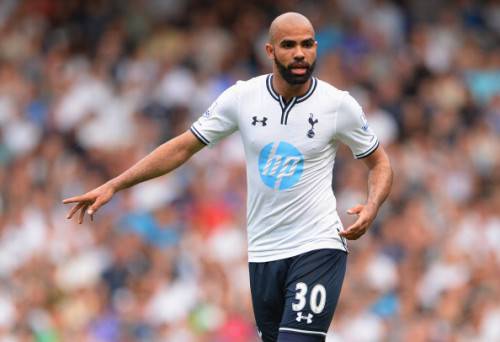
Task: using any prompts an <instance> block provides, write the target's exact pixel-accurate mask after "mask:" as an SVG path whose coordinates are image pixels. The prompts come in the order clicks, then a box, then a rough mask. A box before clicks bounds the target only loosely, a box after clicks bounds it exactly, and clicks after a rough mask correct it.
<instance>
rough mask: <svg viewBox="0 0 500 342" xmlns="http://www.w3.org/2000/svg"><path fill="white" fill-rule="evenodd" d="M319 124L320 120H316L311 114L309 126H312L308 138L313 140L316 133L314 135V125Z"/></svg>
mask: <svg viewBox="0 0 500 342" xmlns="http://www.w3.org/2000/svg"><path fill="white" fill-rule="evenodd" d="M317 123H318V119H316V120H314V117H313V114H312V113H311V114H309V124H310V125H311V129H310V130H309V131H307V136H308V137H309V138H313V137H314V135H315V134H316V133H314V125H316V124H317Z"/></svg>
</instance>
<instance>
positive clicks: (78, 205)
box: [66, 202, 84, 220]
mask: <svg viewBox="0 0 500 342" xmlns="http://www.w3.org/2000/svg"><path fill="white" fill-rule="evenodd" d="M83 204H84V203H83V202H80V203H78V204H77V205H75V206H73V208H71V210H70V212H69V213H68V215H67V216H66V218H67V219H68V220H69V219H71V218H72V217H73V215H74V214H75V213H76V212H77V211H78V209H80V208H81V207H82V206H83Z"/></svg>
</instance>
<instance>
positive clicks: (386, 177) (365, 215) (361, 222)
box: [340, 146, 393, 240]
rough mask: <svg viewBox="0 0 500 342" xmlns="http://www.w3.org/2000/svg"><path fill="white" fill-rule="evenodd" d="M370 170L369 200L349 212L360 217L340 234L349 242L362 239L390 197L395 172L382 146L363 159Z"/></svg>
mask: <svg viewBox="0 0 500 342" xmlns="http://www.w3.org/2000/svg"><path fill="white" fill-rule="evenodd" d="M363 161H364V162H365V164H366V166H367V167H368V168H369V170H370V171H369V176H368V199H367V201H366V204H358V205H356V206H355V207H353V208H351V209H349V210H348V211H347V213H348V214H350V215H358V218H357V220H356V222H354V223H353V224H352V225H351V226H349V227H347V228H346V229H344V230H343V231H342V232H340V236H342V237H345V238H346V239H349V240H356V239H358V238H359V237H361V236H362V235H363V234H364V233H365V232H366V231H367V230H368V228H369V227H370V225H371V224H372V222H373V220H374V219H375V217H376V216H377V212H378V210H379V208H380V206H381V205H382V203H384V201H385V199H386V198H387V196H388V195H389V192H390V190H391V185H392V177H393V172H392V168H391V163H390V161H389V157H388V156H387V153H385V150H384V148H383V147H382V146H379V147H378V148H377V149H376V150H375V151H374V152H373V153H372V154H370V155H369V156H367V157H365V158H363Z"/></svg>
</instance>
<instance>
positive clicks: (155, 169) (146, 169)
mask: <svg viewBox="0 0 500 342" xmlns="http://www.w3.org/2000/svg"><path fill="white" fill-rule="evenodd" d="M204 146H205V145H204V144H203V143H202V142H200V141H199V140H198V138H196V137H195V136H194V135H193V133H191V132H190V131H187V132H185V133H183V134H181V135H179V136H177V137H175V138H174V139H172V140H169V141H168V142H166V143H164V144H162V145H160V146H159V147H157V148H156V149H155V150H154V151H153V152H151V153H150V154H148V155H147V156H146V157H144V158H143V159H141V160H140V161H139V162H137V163H136V164H135V165H133V166H132V167H130V168H129V169H127V170H126V171H125V172H123V173H122V174H120V175H119V176H117V177H115V178H113V179H111V180H109V181H108V182H106V183H104V184H103V185H101V186H99V187H98V188H95V189H93V190H91V191H89V192H87V193H86V194H84V195H81V196H75V197H71V198H67V199H65V200H64V201H63V203H64V204H67V203H76V205H75V206H74V207H73V208H72V209H71V210H70V212H69V213H68V216H67V218H68V219H71V218H72V217H73V215H74V214H75V213H76V212H77V211H79V210H80V216H79V220H78V222H79V223H82V222H83V217H84V215H85V211H87V213H88V214H89V215H90V218H91V219H93V215H94V214H95V212H96V211H97V210H98V209H99V208H100V207H101V206H103V205H104V204H106V203H107V202H109V200H111V198H112V197H113V195H114V194H115V193H117V192H118V191H120V190H123V189H126V188H129V187H131V186H134V185H136V184H138V183H141V182H144V181H146V180H149V179H152V178H155V177H159V176H162V175H164V174H166V173H168V172H170V171H172V170H174V169H176V168H177V167H179V166H181V165H182V164H183V163H184V162H186V161H187V160H188V159H189V158H190V157H191V156H192V155H193V154H195V153H196V152H198V151H199V150H201V149H202V148H203V147H204ZM87 209H88V210H87Z"/></svg>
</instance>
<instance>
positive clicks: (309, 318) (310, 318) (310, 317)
mask: <svg viewBox="0 0 500 342" xmlns="http://www.w3.org/2000/svg"><path fill="white" fill-rule="evenodd" d="M313 317H314V316H313V315H312V314H311V313H308V314H307V316H304V315H302V311H300V312H297V318H295V320H296V321H297V322H302V320H303V319H305V320H306V323H307V324H311V323H312V322H313Z"/></svg>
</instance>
